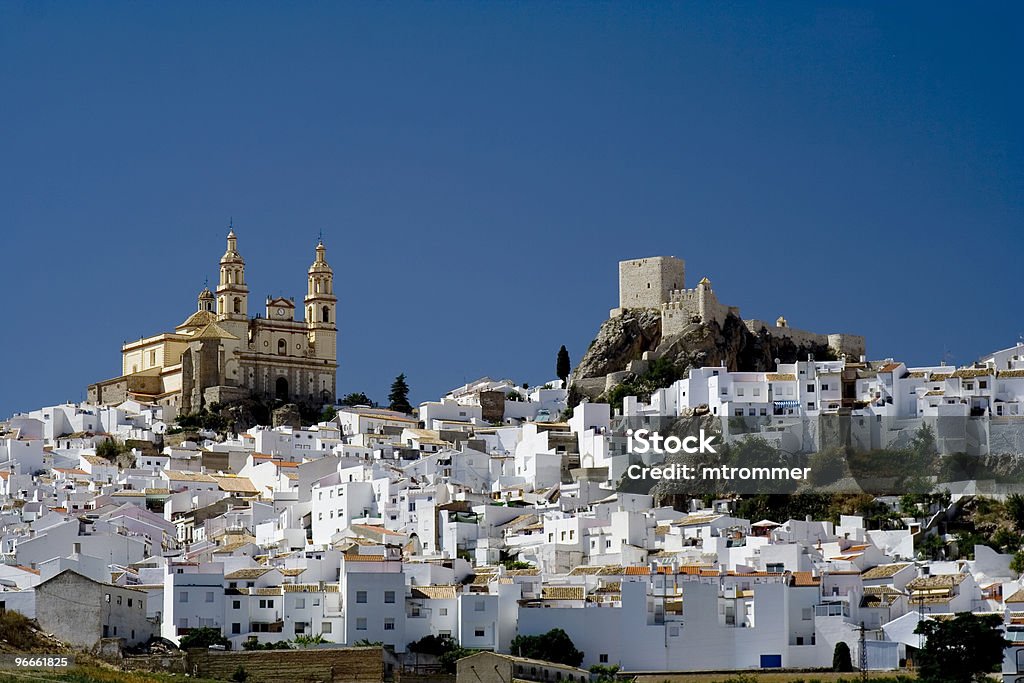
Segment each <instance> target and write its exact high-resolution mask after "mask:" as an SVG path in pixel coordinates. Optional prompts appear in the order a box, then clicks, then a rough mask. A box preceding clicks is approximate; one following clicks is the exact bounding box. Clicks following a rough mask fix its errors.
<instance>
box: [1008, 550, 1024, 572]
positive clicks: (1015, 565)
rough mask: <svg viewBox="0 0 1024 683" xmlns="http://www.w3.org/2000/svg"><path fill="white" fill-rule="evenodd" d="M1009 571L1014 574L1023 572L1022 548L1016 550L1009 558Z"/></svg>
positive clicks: (1023, 558)
mask: <svg viewBox="0 0 1024 683" xmlns="http://www.w3.org/2000/svg"><path fill="white" fill-rule="evenodd" d="M1010 571H1012V572H1013V573H1014V574H1024V550H1018V551H1017V552H1015V553H1014V554H1013V559H1012V560H1010Z"/></svg>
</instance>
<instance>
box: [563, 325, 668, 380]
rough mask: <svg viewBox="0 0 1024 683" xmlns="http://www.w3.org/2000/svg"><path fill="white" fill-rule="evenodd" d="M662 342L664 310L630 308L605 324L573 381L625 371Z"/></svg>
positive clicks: (574, 372) (577, 368)
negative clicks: (630, 363) (662, 311)
mask: <svg viewBox="0 0 1024 683" xmlns="http://www.w3.org/2000/svg"><path fill="white" fill-rule="evenodd" d="M660 342H661V311H659V310H658V309H654V308H638V309H629V310H627V311H625V312H624V313H623V314H622V315H620V316H617V317H614V318H609V319H608V320H606V321H604V323H603V324H602V325H601V329H599V330H598V331H597V337H595V338H594V341H592V342H591V343H590V347H589V348H588V349H587V353H586V354H585V355H584V356H583V358H582V360H580V362H579V364H578V365H577V366H576V368H575V369H574V370H573V371H572V377H571V380H570V382H575V381H576V380H578V379H588V378H596V377H604V376H605V375H607V374H608V373H611V372H618V371H620V370H625V369H626V366H627V365H628V364H629V362H630V361H632V360H637V359H639V358H640V357H641V356H642V355H643V353H644V352H645V351H653V350H654V349H656V348H657V347H658V344H659V343H660Z"/></svg>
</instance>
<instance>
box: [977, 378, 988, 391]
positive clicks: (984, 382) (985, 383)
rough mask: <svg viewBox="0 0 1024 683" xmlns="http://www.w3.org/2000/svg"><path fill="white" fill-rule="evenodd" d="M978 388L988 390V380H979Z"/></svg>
mask: <svg viewBox="0 0 1024 683" xmlns="http://www.w3.org/2000/svg"><path fill="white" fill-rule="evenodd" d="M978 388H979V389H988V380H984V379H979V380H978Z"/></svg>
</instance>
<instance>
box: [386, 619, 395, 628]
mask: <svg viewBox="0 0 1024 683" xmlns="http://www.w3.org/2000/svg"><path fill="white" fill-rule="evenodd" d="M384 630H385V631H394V630H395V620H394V619H393V618H392V617H388V618H386V619H385V620H384Z"/></svg>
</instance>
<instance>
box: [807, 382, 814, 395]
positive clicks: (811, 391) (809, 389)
mask: <svg viewBox="0 0 1024 683" xmlns="http://www.w3.org/2000/svg"><path fill="white" fill-rule="evenodd" d="M807 393H808V394H813V393H814V385H813V384H808V385H807Z"/></svg>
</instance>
